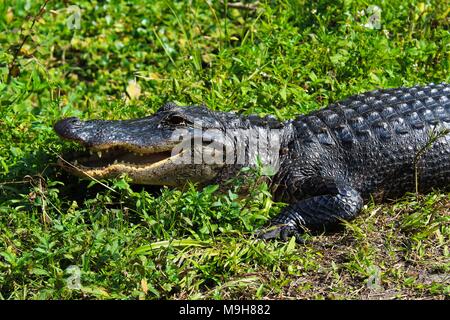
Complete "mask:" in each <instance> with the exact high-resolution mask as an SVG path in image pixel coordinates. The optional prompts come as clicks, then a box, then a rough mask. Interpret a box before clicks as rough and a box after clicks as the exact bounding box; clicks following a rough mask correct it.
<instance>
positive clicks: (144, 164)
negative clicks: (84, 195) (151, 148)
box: [58, 146, 172, 171]
mask: <svg viewBox="0 0 450 320" xmlns="http://www.w3.org/2000/svg"><path fill="white" fill-rule="evenodd" d="M171 157H172V154H171V150H166V151H155V152H148V151H145V152H143V151H139V152H136V151H134V150H133V149H132V148H127V147H124V146H112V147H102V148H101V150H99V148H98V147H92V148H88V149H87V150H86V151H81V152H70V153H66V154H64V155H63V156H62V158H61V159H59V161H58V163H59V164H60V165H61V166H64V167H67V166H71V167H72V168H73V169H75V168H76V169H78V170H80V171H89V170H96V171H98V170H104V169H108V168H112V167H114V166H122V167H123V166H126V167H131V168H134V169H139V168H148V167H150V166H158V165H159V164H162V163H164V162H165V161H167V160H168V159H170V158H171Z"/></svg>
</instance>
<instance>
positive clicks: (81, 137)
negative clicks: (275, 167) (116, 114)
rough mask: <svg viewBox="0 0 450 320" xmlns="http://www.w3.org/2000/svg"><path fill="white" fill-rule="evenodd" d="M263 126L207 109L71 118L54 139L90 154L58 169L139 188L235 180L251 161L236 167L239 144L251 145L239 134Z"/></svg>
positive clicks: (74, 156) (67, 159)
mask: <svg viewBox="0 0 450 320" xmlns="http://www.w3.org/2000/svg"><path fill="white" fill-rule="evenodd" d="M259 119H260V118H259ZM260 120H261V121H256V122H255V120H251V119H249V118H244V117H241V116H238V115H236V114H233V113H223V112H213V111H211V110H209V109H207V108H206V107H204V106H188V107H180V106H177V105H175V104H173V103H168V104H166V105H164V106H163V107H162V108H160V109H159V110H158V111H157V112H156V113H155V114H154V115H152V116H149V117H145V118H140V119H132V120H118V121H108V120H89V121H81V120H79V119H78V118H67V119H63V120H60V121H59V122H57V123H56V124H55V126H54V129H55V131H56V133H57V134H58V135H59V136H60V137H62V138H64V139H66V140H70V141H74V142H77V143H79V144H81V145H82V146H83V147H85V149H86V150H85V151H83V152H75V153H69V154H65V155H63V156H62V157H61V158H60V159H59V161H58V164H59V165H60V166H61V167H63V168H64V169H65V170H67V171H68V172H70V173H73V174H75V175H77V176H80V177H85V178H86V177H88V178H95V179H104V178H112V177H117V176H120V175H122V174H127V175H128V176H129V177H130V178H131V180H132V182H133V183H137V184H149V185H167V186H180V185H183V184H184V183H185V182H186V181H192V182H197V183H206V182H210V181H212V180H214V179H215V178H216V177H217V176H219V175H221V174H222V172H223V171H224V168H225V167H226V168H227V170H226V171H227V174H228V175H231V174H230V173H231V171H237V170H239V169H240V168H242V167H243V166H247V165H248V164H249V161H248V159H249V157H247V158H246V159H247V160H245V161H241V162H239V164H238V163H237V161H236V160H237V154H236V144H239V143H241V145H244V148H243V149H244V150H248V148H247V146H248V140H246V142H245V143H243V144H242V141H239V140H241V136H242V135H240V134H236V132H239V130H247V129H249V128H254V127H255V126H254V124H255V123H257V125H256V127H257V128H259V129H257V130H263V129H261V128H265V127H266V126H267V121H263V120H262V119H260ZM270 121H271V123H272V125H273V124H274V123H275V124H279V123H278V122H277V121H276V120H274V119H271V120H270ZM262 124H264V125H262ZM236 130H237V131H236ZM225 132H228V133H226V134H225ZM230 132H234V134H230ZM271 139H272V138H271ZM227 152H228V153H227ZM275 153H277V151H275ZM252 156H256V155H252ZM230 159H231V161H230Z"/></svg>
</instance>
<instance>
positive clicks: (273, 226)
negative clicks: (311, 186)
mask: <svg viewBox="0 0 450 320" xmlns="http://www.w3.org/2000/svg"><path fill="white" fill-rule="evenodd" d="M333 189H334V190H333V191H334V192H333V193H331V194H323V195H318V196H314V197H311V198H307V199H305V200H301V201H298V202H296V203H294V204H292V205H290V206H288V207H286V208H284V209H283V211H282V212H281V213H280V215H278V216H277V217H275V218H274V219H272V220H271V222H270V224H269V226H268V227H267V228H265V229H264V230H262V231H261V232H259V234H258V236H259V237H260V238H262V239H274V238H278V237H280V238H281V239H282V240H284V241H286V240H287V239H288V238H290V237H292V236H295V237H296V239H297V241H299V242H301V241H302V239H301V237H300V235H301V233H303V232H304V231H305V229H309V230H312V231H317V230H327V229H329V228H331V227H334V226H336V225H337V224H338V223H339V222H340V221H341V220H346V221H348V220H351V219H353V218H354V217H355V216H356V215H357V214H358V212H359V211H360V210H361V208H362V205H363V200H362V198H361V196H360V194H359V192H357V191H356V190H355V189H353V188H351V187H349V186H347V185H335V188H333Z"/></svg>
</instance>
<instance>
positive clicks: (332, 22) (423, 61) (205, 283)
mask: <svg viewBox="0 0 450 320" xmlns="http://www.w3.org/2000/svg"><path fill="white" fill-rule="evenodd" d="M73 5H75V6H71V3H70V2H69V1H64V2H62V1H51V0H47V1H30V0H26V1H25V0H0V31H1V32H0V92H1V94H0V298H2V299H78V298H83V299H109V298H116V299H157V298H163V299H178V298H185V299H225V298H260V299H265V298H270V299H291V298H294V299H298V298H313V299H343V298H350V299H360V298H369V299H379V298H383V299H391V298H400V299H410V298H418V299H430V298H432V299H443V298H446V297H447V298H448V297H449V295H450V272H449V268H450V259H449V257H450V256H449V238H450V215H449V212H450V201H449V195H450V194H449V193H446V192H444V191H436V192H434V193H432V194H428V195H420V196H417V195H414V194H410V195H406V196H405V197H404V198H403V199H400V200H397V201H395V202H392V203H387V204H382V205H380V204H376V205H375V204H372V203H371V204H368V205H367V206H366V207H365V209H364V212H363V214H362V215H361V216H360V217H358V218H357V219H356V220H354V221H352V222H351V223H347V224H346V225H345V228H344V230H343V231H341V232H338V233H334V234H325V235H319V236H314V237H312V236H309V237H308V236H307V238H308V241H307V243H306V244H304V245H299V244H296V243H295V242H294V241H290V242H287V243H283V242H278V241H273V242H263V241H258V240H255V239H254V238H252V236H251V235H252V233H253V232H254V231H255V230H256V229H257V228H258V227H260V226H262V225H263V224H264V223H265V222H266V221H267V219H269V218H270V217H272V216H274V215H276V214H277V212H279V210H280V208H282V206H283V204H281V203H275V202H273V201H272V199H271V197H270V194H269V193H268V190H267V186H266V185H265V184H264V183H261V184H254V185H252V186H251V188H250V190H249V191H248V192H249V193H250V194H248V195H247V196H241V197H240V196H238V191H239V190H238V189H239V187H238V184H235V183H233V184H229V185H228V187H227V188H226V189H227V191H226V192H220V191H219V190H218V188H217V186H209V187H206V188H204V189H200V188H198V187H196V186H194V185H190V186H188V187H187V188H186V189H185V190H184V191H180V190H170V189H167V188H162V189H160V188H149V187H142V186H133V185H130V184H129V183H128V182H127V179H126V178H121V179H117V180H115V181H103V182H102V183H101V184H99V183H90V182H86V181H80V180H78V179H77V178H74V177H70V176H67V174H65V173H64V172H61V170H59V169H58V168H57V167H56V165H55V162H56V160H57V155H58V154H59V153H60V152H61V151H62V150H63V149H65V148H69V147H70V146H69V145H68V144H67V143H63V142H61V141H60V140H59V139H58V138H57V137H56V135H55V134H54V132H53V130H52V125H53V123H54V122H55V121H56V120H58V119H60V118H62V117H68V116H78V117H81V118H83V119H87V118H108V119H125V118H131V117H139V116H143V115H146V114H150V113H152V112H153V111H155V110H156V109H157V108H158V107H159V106H161V105H162V104H163V103H164V102H166V101H175V102H179V103H181V104H199V103H205V104H206V105H208V106H209V107H210V108H211V109H214V110H225V111H231V110H234V111H240V112H243V113H257V114H260V115H266V114H274V115H276V116H277V117H278V118H279V119H288V118H291V117H293V116H294V115H296V114H299V113H303V112H307V111H309V110H313V109H316V108H320V107H322V106H325V105H327V104H328V103H330V102H332V101H336V100H338V99H341V98H344V97H346V96H349V95H351V94H355V93H359V92H363V91H367V90H372V89H374V88H387V87H395V86H401V85H404V86H407V85H414V84H426V83H429V82H443V81H446V82H449V81H450V72H449V70H450V65H449V58H450V33H449V11H450V10H449V4H448V2H447V1H442V0H434V1H432V0H430V1H422V0H417V1H416V0H414V1H413V0H408V1H403V0H390V1H382V0H381V1H375V0H374V1H370V2H368V1H363V0H358V1H352V0H346V1H342V2H340V3H337V2H336V1H328V0H319V1H303V0H300V1H267V2H266V1H260V2H258V3H256V4H255V3H253V4H252V5H251V7H250V8H247V7H245V6H242V5H241V6H236V4H232V3H229V4H228V3H227V1H220V2H219V1H195V0H192V1H174V2H170V1H144V0H142V1H138V0H136V1H131V0H110V1H76V2H73ZM374 6H376V7H374ZM380 10H381V11H380ZM254 174H255V175H256V179H255V180H258V179H257V178H258V177H259V172H258V171H255V173H254Z"/></svg>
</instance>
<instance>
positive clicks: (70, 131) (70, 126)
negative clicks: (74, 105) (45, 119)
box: [54, 117, 83, 139]
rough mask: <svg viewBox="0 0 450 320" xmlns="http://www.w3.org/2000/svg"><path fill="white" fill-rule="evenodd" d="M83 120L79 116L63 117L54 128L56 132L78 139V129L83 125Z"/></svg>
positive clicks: (66, 137) (67, 137)
mask: <svg viewBox="0 0 450 320" xmlns="http://www.w3.org/2000/svg"><path fill="white" fill-rule="evenodd" d="M82 124H83V122H82V121H81V120H80V119H78V118H77V117H70V118H66V119H62V120H60V121H58V122H57V123H55V125H54V129H55V131H56V133H57V134H58V135H59V136H61V137H62V138H65V139H76V138H77V137H76V136H75V135H76V134H75V133H76V132H77V129H78V128H80V127H81V126H82Z"/></svg>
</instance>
